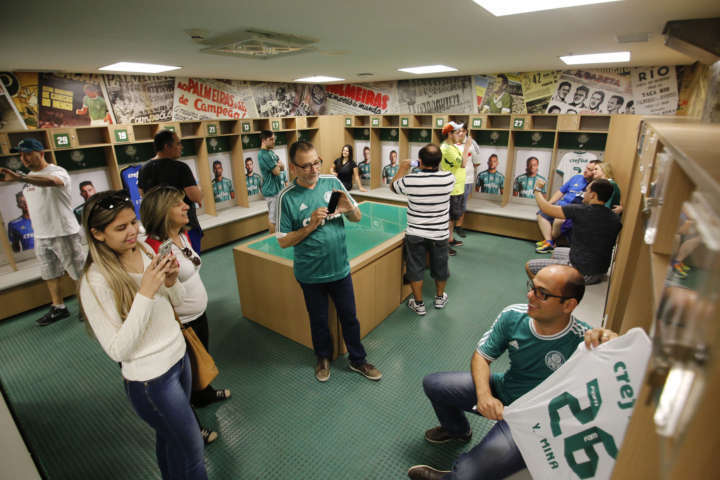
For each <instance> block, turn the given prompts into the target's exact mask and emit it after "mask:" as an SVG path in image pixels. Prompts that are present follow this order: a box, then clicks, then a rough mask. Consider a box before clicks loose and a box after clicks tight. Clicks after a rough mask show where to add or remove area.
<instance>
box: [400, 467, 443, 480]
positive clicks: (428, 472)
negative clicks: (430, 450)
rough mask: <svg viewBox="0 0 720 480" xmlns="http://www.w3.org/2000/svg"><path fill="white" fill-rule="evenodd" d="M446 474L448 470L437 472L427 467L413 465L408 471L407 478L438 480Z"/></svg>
mask: <svg viewBox="0 0 720 480" xmlns="http://www.w3.org/2000/svg"><path fill="white" fill-rule="evenodd" d="M448 473H450V470H437V469H435V468H432V467H428V466H427V465H415V466H414V467H410V470H408V477H410V478H411V479H412V480H440V479H441V478H443V477H444V476H445V475H447V474H448Z"/></svg>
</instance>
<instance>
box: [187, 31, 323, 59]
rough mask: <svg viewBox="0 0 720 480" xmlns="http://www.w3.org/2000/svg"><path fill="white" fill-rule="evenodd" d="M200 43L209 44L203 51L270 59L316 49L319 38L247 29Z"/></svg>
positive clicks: (213, 53) (214, 53)
mask: <svg viewBox="0 0 720 480" xmlns="http://www.w3.org/2000/svg"><path fill="white" fill-rule="evenodd" d="M199 43H202V44H203V45H208V46H207V48H203V49H202V50H201V52H203V53H209V54H212V55H229V56H232V57H243V58H254V59H259V60H268V59H271V58H277V57H284V56H288V55H297V54H299V53H306V52H311V51H315V50H316V48H315V44H316V43H317V40H316V39H313V38H307V37H300V36H297V35H289V34H285V33H275V32H266V31H262V30H245V31H243V32H239V33H233V34H228V35H222V36H219V37H215V38H210V39H207V40H203V41H202V42H199Z"/></svg>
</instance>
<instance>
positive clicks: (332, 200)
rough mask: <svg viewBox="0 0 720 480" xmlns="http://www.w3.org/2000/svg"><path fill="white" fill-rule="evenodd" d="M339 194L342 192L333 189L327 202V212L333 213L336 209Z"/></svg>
mask: <svg viewBox="0 0 720 480" xmlns="http://www.w3.org/2000/svg"><path fill="white" fill-rule="evenodd" d="M340 195H342V192H341V191H339V190H335V191H333V193H332V195H331V196H330V201H329V202H328V207H327V209H328V214H331V213H335V210H336V209H337V205H338V202H339V201H340Z"/></svg>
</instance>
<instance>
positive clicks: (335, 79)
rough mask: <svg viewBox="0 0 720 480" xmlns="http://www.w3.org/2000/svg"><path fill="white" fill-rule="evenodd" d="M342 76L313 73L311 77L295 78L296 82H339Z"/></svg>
mask: <svg viewBox="0 0 720 480" xmlns="http://www.w3.org/2000/svg"><path fill="white" fill-rule="evenodd" d="M343 80H345V79H344V78H338V77H328V76H326V75H315V76H312V77H303V78H296V79H295V81H296V82H310V83H325V82H341V81H343Z"/></svg>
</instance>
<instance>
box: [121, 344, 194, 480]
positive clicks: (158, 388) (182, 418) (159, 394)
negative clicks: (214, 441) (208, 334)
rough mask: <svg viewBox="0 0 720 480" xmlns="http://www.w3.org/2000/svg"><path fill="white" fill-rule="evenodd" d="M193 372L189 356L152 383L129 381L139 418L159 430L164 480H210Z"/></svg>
mask: <svg viewBox="0 0 720 480" xmlns="http://www.w3.org/2000/svg"><path fill="white" fill-rule="evenodd" d="M191 387H192V372H191V370H190V360H189V359H188V356H187V353H186V354H185V356H184V357H183V358H182V359H181V360H180V361H178V362H177V363H176V364H175V365H173V366H172V367H170V370H168V371H167V372H165V373H164V374H162V375H161V376H159V377H157V378H153V379H152V380H147V381H144V382H135V381H129V380H125V392H126V393H127V396H128V398H129V399H130V403H131V404H132V406H133V409H134V410H135V412H137V414H138V416H139V417H140V418H142V419H143V420H145V422H147V424H148V425H150V426H151V427H152V428H153V429H154V430H155V434H156V437H155V453H156V455H157V461H158V465H159V466H160V473H161V474H162V478H163V479H164V480H168V479H173V480H175V479H177V480H207V472H206V471H205V458H204V456H203V455H204V444H203V439H202V436H201V435H200V427H199V426H198V422H197V419H196V418H195V414H194V413H193V411H192V408H191V407H190V388H191Z"/></svg>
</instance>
